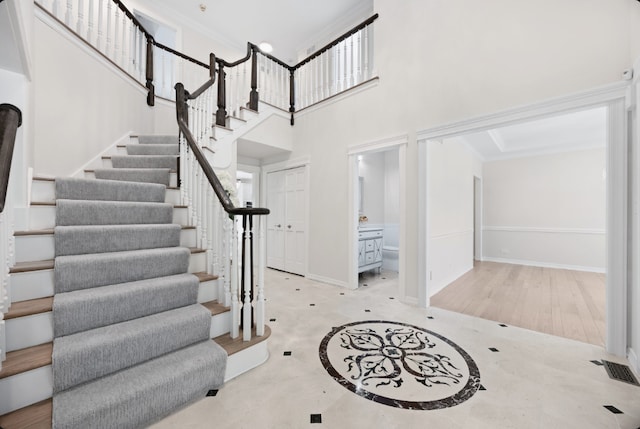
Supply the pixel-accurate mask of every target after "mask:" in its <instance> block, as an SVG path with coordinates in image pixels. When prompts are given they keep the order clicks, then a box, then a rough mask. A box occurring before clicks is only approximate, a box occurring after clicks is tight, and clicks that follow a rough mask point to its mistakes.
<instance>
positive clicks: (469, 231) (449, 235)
mask: <svg viewBox="0 0 640 429" xmlns="http://www.w3.org/2000/svg"><path fill="white" fill-rule="evenodd" d="M469 234H473V229H465V230H464V231H453V232H446V233H444V234H437V235H432V236H431V239H432V240H439V239H442V238H452V237H462V236H464V235H469Z"/></svg>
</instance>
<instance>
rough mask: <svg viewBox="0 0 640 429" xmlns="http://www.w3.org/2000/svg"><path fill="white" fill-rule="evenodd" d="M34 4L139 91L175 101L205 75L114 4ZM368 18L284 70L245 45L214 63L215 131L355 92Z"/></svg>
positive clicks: (367, 55)
mask: <svg viewBox="0 0 640 429" xmlns="http://www.w3.org/2000/svg"><path fill="white" fill-rule="evenodd" d="M35 1H36V4H37V5H38V6H39V7H40V8H41V9H43V10H44V11H46V12H47V13H48V14H49V15H51V16H52V17H53V18H54V19H56V20H57V21H59V22H60V23H61V24H63V25H65V26H66V27H67V28H68V29H69V30H71V31H73V32H74V33H76V35H78V36H79V37H80V38H82V39H83V40H84V41H85V42H86V43H87V44H89V45H90V46H92V47H93V48H94V49H95V50H97V51H98V52H100V53H101V54H102V55H103V56H105V57H106V58H107V59H109V61H111V62H112V63H113V64H114V65H115V66H117V67H118V68H120V69H121V70H122V71H123V72H124V73H126V74H128V75H129V76H130V77H131V78H132V79H134V80H136V81H137V82H138V83H139V84H140V85H142V86H144V87H145V88H146V89H147V94H148V95H147V104H149V105H150V106H153V105H154V102H155V97H156V96H158V97H161V98H165V99H169V100H175V92H174V88H175V85H176V83H178V82H181V83H182V84H183V85H184V86H185V88H197V87H199V86H200V85H201V84H202V82H204V81H206V80H207V79H208V77H209V76H210V74H211V72H210V67H211V65H210V64H206V63H203V62H201V61H198V60H196V59H194V58H191V57H189V56H188V55H185V54H183V53H181V52H178V51H177V50H175V49H172V48H170V47H168V46H165V45H163V44H161V43H158V42H157V41H155V39H154V38H153V35H152V34H151V33H149V32H148V31H147V30H146V29H145V28H144V26H143V25H142V24H141V23H140V22H139V21H138V20H137V19H136V17H135V16H134V15H133V14H132V13H131V12H130V11H129V9H127V7H126V6H125V5H124V4H123V3H122V2H121V1H120V0H35ZM377 18H378V15H377V14H376V15H374V16H372V17H371V18H369V19H367V20H366V21H364V22H363V23H361V24H359V25H357V26H355V27H354V28H352V29H351V30H349V31H347V32H346V33H344V34H343V35H342V36H340V37H338V38H336V39H335V40H334V41H332V42H331V43H328V44H327V45H326V46H324V47H322V48H321V49H319V50H318V51H316V52H315V53H313V54H312V55H310V56H308V57H307V58H305V59H303V60H302V61H300V62H299V63H297V64H296V65H293V66H290V65H288V64H286V63H285V62H283V61H281V60H279V59H278V58H276V57H274V56H272V55H269V54H266V53H264V52H262V51H261V50H260V49H259V48H258V47H257V46H256V45H254V44H252V43H248V44H247V54H246V55H245V56H244V57H243V58H241V59H239V60H237V61H234V62H229V61H226V60H224V59H222V58H216V60H215V64H216V65H215V66H214V67H216V69H217V70H215V72H217V75H218V79H217V85H216V87H215V88H214V89H213V91H214V94H213V96H214V99H215V100H216V104H217V110H216V124H217V125H221V126H224V125H225V122H226V117H227V116H239V112H240V108H241V107H249V108H250V109H252V110H258V102H259V101H262V102H264V103H267V104H270V105H272V106H274V107H277V108H279V109H282V110H285V111H287V112H290V113H291V124H292V125H293V121H294V113H295V112H299V111H301V110H303V109H305V108H307V107H309V106H312V105H314V104H316V103H319V102H321V101H323V100H326V99H328V98H331V97H333V96H334V95H336V94H338V93H340V92H343V91H346V90H348V89H350V88H353V87H356V86H358V85H360V84H362V83H364V82H366V81H368V80H370V79H371V78H373V77H374V75H375V69H374V49H373V36H374V32H373V22H374V21H375V20H376V19H377Z"/></svg>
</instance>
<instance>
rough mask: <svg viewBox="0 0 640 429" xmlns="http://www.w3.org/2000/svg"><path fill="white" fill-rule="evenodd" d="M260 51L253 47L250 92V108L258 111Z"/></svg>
mask: <svg viewBox="0 0 640 429" xmlns="http://www.w3.org/2000/svg"><path fill="white" fill-rule="evenodd" d="M258 101H260V95H259V94H258V52H257V51H256V49H255V47H253V46H252V47H251V93H250V94H249V109H251V110H255V111H256V112H257V111H258Z"/></svg>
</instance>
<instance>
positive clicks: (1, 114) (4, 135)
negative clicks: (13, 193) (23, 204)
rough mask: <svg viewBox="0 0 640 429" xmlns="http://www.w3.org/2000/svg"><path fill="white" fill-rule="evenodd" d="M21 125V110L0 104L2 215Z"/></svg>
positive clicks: (0, 188)
mask: <svg viewBox="0 0 640 429" xmlns="http://www.w3.org/2000/svg"><path fill="white" fill-rule="evenodd" d="M20 125H22V112H21V111H20V109H18V108H17V107H16V106H14V105H12V104H0V213H2V212H3V211H4V206H5V203H6V201H7V191H8V189H9V175H10V173H11V160H12V159H13V148H14V146H15V142H16V133H17V131H18V128H19V127H20Z"/></svg>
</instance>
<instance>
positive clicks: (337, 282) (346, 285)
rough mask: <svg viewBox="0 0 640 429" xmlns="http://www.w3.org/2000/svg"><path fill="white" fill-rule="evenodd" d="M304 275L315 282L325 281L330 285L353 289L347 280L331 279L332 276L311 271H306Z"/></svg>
mask: <svg viewBox="0 0 640 429" xmlns="http://www.w3.org/2000/svg"><path fill="white" fill-rule="evenodd" d="M305 277H306V278H308V279H309V280H313V281H316V282H321V283H327V284H330V285H334V286H340V287H343V288H347V289H354V288H353V287H351V286H350V285H349V283H347V282H343V281H341V280H336V279H332V278H329V277H324V276H319V275H316V274H311V273H308V274H307V275H306V276H305ZM356 289H357V288H356Z"/></svg>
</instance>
